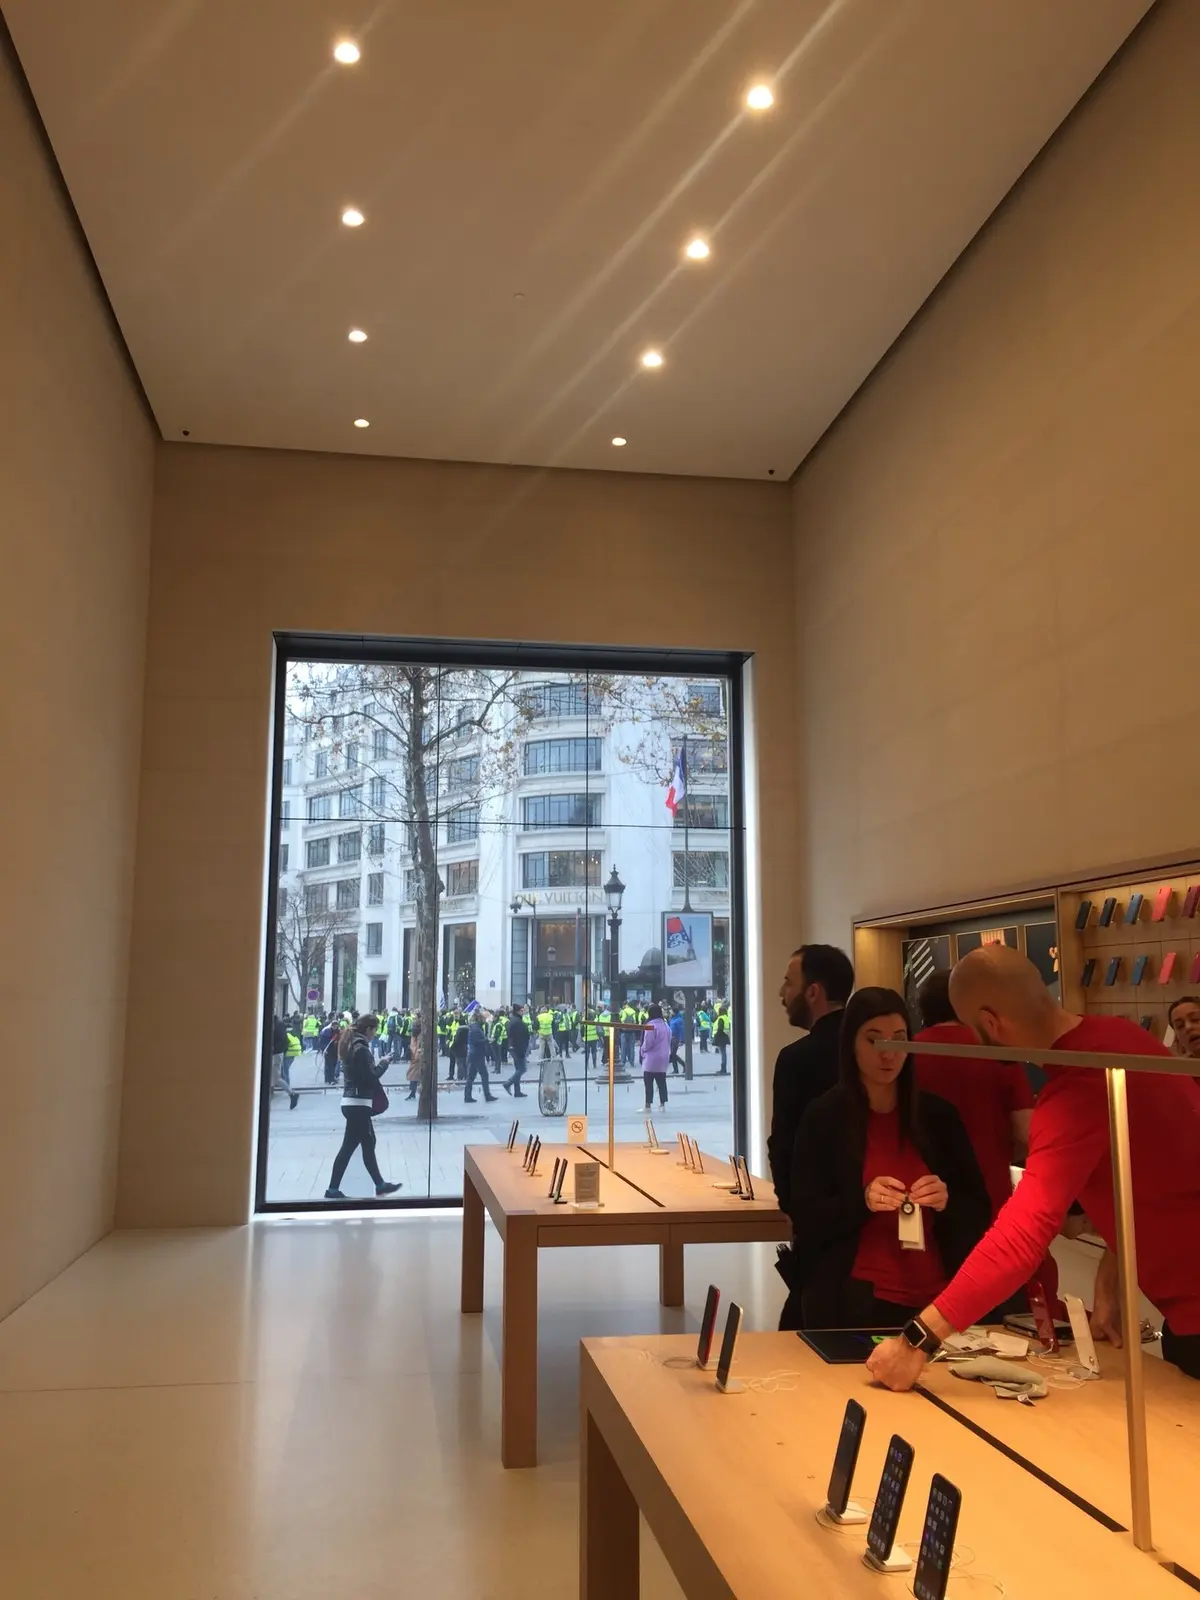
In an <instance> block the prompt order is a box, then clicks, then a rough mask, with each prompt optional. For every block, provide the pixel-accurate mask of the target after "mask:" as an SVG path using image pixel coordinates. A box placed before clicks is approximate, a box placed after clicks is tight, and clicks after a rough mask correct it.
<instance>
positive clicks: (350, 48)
mask: <svg viewBox="0 0 1200 1600" xmlns="http://www.w3.org/2000/svg"><path fill="white" fill-rule="evenodd" d="M361 54H362V52H361V50H359V48H358V46H357V45H356V44H355V42H354V40H353V39H339V40H338V42H337V44H335V45H334V47H333V59H334V60H335V61H340V62H341V64H342V66H343V67H352V66H353V65H354V63H355V62H356V61H357V60H358V58H359V56H360V55H361Z"/></svg>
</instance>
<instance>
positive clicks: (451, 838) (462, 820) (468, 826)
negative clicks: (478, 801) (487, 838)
mask: <svg viewBox="0 0 1200 1600" xmlns="http://www.w3.org/2000/svg"><path fill="white" fill-rule="evenodd" d="M478 837H479V807H478V806H459V807H458V808H457V809H456V810H454V811H452V812H451V813H450V815H449V816H448V817H447V818H446V843H447V844H467V843H469V842H470V840H472V839H478Z"/></svg>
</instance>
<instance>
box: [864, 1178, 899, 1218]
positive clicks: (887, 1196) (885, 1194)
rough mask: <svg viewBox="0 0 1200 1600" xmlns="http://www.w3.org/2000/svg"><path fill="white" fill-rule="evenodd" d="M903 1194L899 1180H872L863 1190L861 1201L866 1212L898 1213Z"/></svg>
mask: <svg viewBox="0 0 1200 1600" xmlns="http://www.w3.org/2000/svg"><path fill="white" fill-rule="evenodd" d="M904 1193H905V1191H904V1185H903V1184H902V1183H901V1182H900V1180H899V1178H872V1179H871V1181H870V1183H869V1184H868V1185H867V1187H866V1188H865V1189H864V1190H863V1199H864V1200H865V1201H866V1202H867V1210H868V1211H899V1209H900V1205H901V1202H902V1201H903V1199H904Z"/></svg>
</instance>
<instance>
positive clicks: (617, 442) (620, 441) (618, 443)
mask: <svg viewBox="0 0 1200 1600" xmlns="http://www.w3.org/2000/svg"><path fill="white" fill-rule="evenodd" d="M613 443H614V444H615V445H616V447H617V449H618V450H619V449H620V448H621V446H622V445H623V444H628V443H629V440H628V439H622V437H621V435H620V434H618V435H617V437H616V438H615V439H614V440H613Z"/></svg>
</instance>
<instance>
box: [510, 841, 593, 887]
mask: <svg viewBox="0 0 1200 1600" xmlns="http://www.w3.org/2000/svg"><path fill="white" fill-rule="evenodd" d="M599 883H600V852H599V851H598V850H531V851H529V852H528V853H527V854H525V855H523V856H522V857H521V887H522V888H524V889H579V888H586V887H588V885H591V886H592V887H598V886H599Z"/></svg>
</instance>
